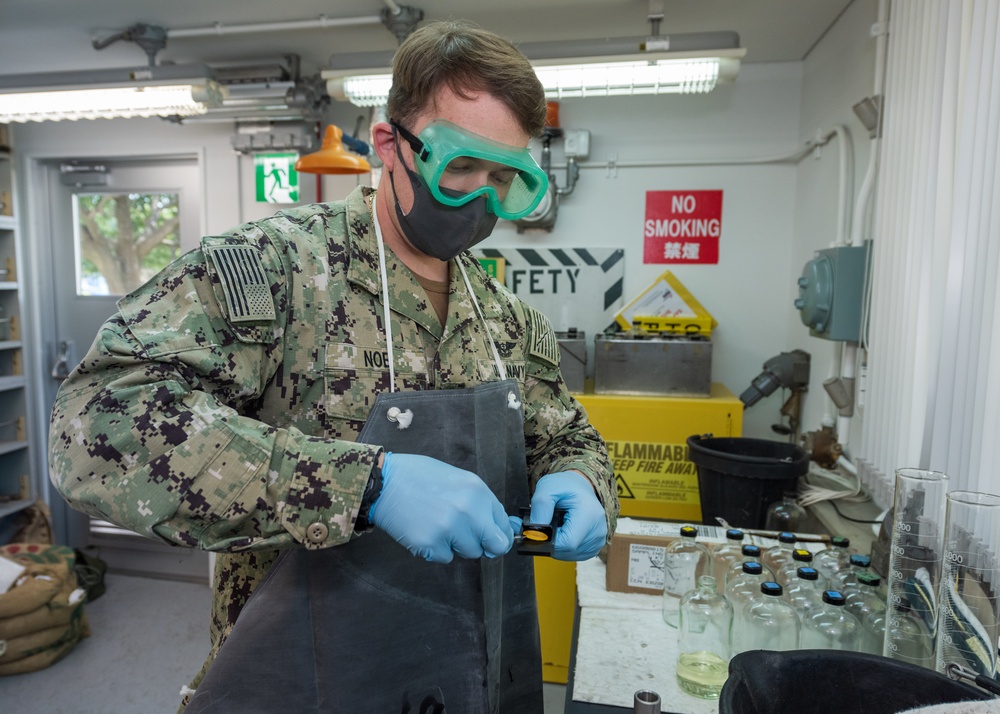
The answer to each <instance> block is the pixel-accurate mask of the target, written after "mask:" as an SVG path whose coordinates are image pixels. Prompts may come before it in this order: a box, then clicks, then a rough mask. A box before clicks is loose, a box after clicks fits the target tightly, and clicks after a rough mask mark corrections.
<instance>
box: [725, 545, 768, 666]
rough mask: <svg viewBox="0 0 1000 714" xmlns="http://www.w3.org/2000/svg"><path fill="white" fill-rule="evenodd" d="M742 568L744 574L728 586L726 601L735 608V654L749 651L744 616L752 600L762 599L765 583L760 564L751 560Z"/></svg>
mask: <svg viewBox="0 0 1000 714" xmlns="http://www.w3.org/2000/svg"><path fill="white" fill-rule="evenodd" d="M742 567H743V570H742V572H740V574H739V575H737V576H736V577H734V578H733V579H732V580H730V581H729V584H728V585H726V599H727V600H729V602H730V604H732V606H733V634H732V638H731V639H732V650H733V654H738V653H740V652H745V651H746V650H747V647H746V637H745V628H744V625H745V624H746V623H745V622H744V619H743V614H744V611H745V608H746V606H747V605H748V604H749V603H750V602H751V601H752V600H755V599H759V598H760V584H761V583H763V582H764V581H765V576H764V574H763V571H764V569H763V567H761V564H760V563H755V562H754V561H752V560H751V561H748V562H746V563H743V566H742Z"/></svg>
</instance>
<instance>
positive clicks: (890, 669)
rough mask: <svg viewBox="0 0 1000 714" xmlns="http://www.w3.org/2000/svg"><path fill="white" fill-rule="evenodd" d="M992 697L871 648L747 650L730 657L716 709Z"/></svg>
mask: <svg viewBox="0 0 1000 714" xmlns="http://www.w3.org/2000/svg"><path fill="white" fill-rule="evenodd" d="M992 698H993V697H991V696H990V695H989V694H987V693H986V692H984V691H983V690H981V689H979V688H977V687H972V686H969V685H967V684H963V683H961V682H956V681H954V680H951V679H949V678H948V677H946V676H945V675H943V674H940V673H938V672H935V671H933V670H930V669H925V668H924V667H918V666H917V665H914V664H909V663H907V662H898V661H896V660H893V659H889V658H888V657H880V656H878V655H873V654H865V653H860V652H843V651H838V650H793V651H790V652H772V651H770V650H751V651H749V652H743V653H741V654H738V655H736V656H735V657H733V659H732V660H731V661H730V662H729V679H727V680H726V683H725V684H724V685H723V687H722V694H721V695H720V696H719V713H720V714H802V712H809V714H844V712H864V713H865V714H895V713H896V712H902V711H907V710H909V709H913V708H915V707H925V706H931V705H934V704H946V703H949V702H964V701H981V700H985V699H992Z"/></svg>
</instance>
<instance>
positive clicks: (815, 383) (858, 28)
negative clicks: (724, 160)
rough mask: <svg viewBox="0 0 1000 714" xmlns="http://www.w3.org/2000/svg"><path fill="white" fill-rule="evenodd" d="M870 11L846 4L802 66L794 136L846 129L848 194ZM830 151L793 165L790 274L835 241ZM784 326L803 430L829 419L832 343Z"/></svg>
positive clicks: (862, 150) (859, 154) (854, 434)
mask: <svg viewBox="0 0 1000 714" xmlns="http://www.w3.org/2000/svg"><path fill="white" fill-rule="evenodd" d="M877 10H878V3H877V0H862V1H861V2H854V3H851V5H850V6H849V7H848V8H847V10H846V12H845V13H844V14H843V15H842V16H841V17H840V19H839V20H838V22H837V23H836V24H835V25H834V26H833V27H832V28H831V29H830V31H829V32H827V34H826V35H825V36H824V37H823V39H822V41H820V42H819V43H818V44H817V45H816V47H815V48H813V50H812V51H811V52H810V53H809V56H808V57H807V58H806V59H805V61H804V62H803V63H802V104H801V120H800V125H799V138H800V139H801V140H803V141H805V140H807V139H810V138H812V137H814V136H815V135H816V133H817V132H822V131H826V130H830V129H832V128H833V127H834V126H835V125H837V124H840V125H842V126H844V127H845V128H846V129H847V131H848V133H849V135H850V138H851V144H852V146H853V154H854V169H853V186H854V190H853V193H854V195H856V194H857V191H858V189H859V188H860V187H861V182H862V179H863V176H864V173H865V170H866V168H867V165H868V158H869V155H870V153H871V152H870V139H869V137H868V131H867V130H866V129H865V128H864V126H863V125H862V124H861V122H860V121H859V120H858V118H857V117H856V116H855V115H854V111H853V110H852V107H853V105H854V104H856V103H857V102H859V101H861V100H862V99H864V98H865V97H868V96H870V95H872V94H874V93H875V92H874V82H875V40H874V39H873V38H872V37H871V33H870V30H871V26H872V24H873V23H874V22H875V21H876V18H877ZM838 150H839V147H838V146H837V140H836V139H835V140H833V141H832V142H831V143H830V144H828V145H827V146H826V147H824V148H823V150H822V152H820V153H819V155H818V156H815V157H810V158H807V159H805V160H804V161H802V162H801V164H799V168H798V171H797V175H796V177H795V182H796V191H795V222H794V238H793V240H792V244H791V254H790V258H791V260H792V262H793V265H795V266H797V267H796V270H797V271H798V272H801V269H802V266H803V265H804V264H805V263H806V261H808V260H809V259H810V258H811V257H812V255H813V251H815V250H818V249H821V248H826V247H829V246H830V244H831V243H833V242H834V240H836V226H837V192H838V184H839V161H838ZM787 287H788V290H789V298H788V300H789V304H790V301H791V299H793V296H794V294H796V293H797V288H796V285H795V282H794V280H791V281H789V282H788V283H787ZM787 329H788V334H789V335H790V341H789V343H788V348H790V349H794V348H798V349H803V350H806V351H807V352H809V353H810V354H811V355H812V371H811V379H810V385H809V393H808V395H807V397H806V400H805V408H804V414H803V420H802V421H803V428H804V430H813V429H817V428H819V426H820V421H821V419H822V417H823V415H824V413H825V412H830V413H831V414H833V415H834V416H836V410H835V409H834V408H833V407H832V405H831V404H829V402H828V398H827V396H826V392H825V391H824V390H823V386H822V383H823V380H825V379H826V378H827V377H828V376H829V375H828V372H829V368H830V364H831V361H832V359H833V354H834V352H833V351H834V348H835V347H837V348H839V343H832V342H829V341H827V340H822V339H818V338H814V337H811V336H810V335H809V331H808V328H806V327H805V325H803V324H802V322H801V320H800V319H799V314H798V311H797V310H792V311H791V312H790V313H788V328H787ZM771 398H772V399H774V398H775V397H773V396H772V397H771ZM755 408H756V407H755ZM862 418H863V414H856V416H855V417H854V418H853V419H852V424H851V429H850V433H851V439H850V441H851V443H857V439H858V438H859V435H860V433H861V432H860V421H861V419H862Z"/></svg>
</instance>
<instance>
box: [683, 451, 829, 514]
mask: <svg viewBox="0 0 1000 714" xmlns="http://www.w3.org/2000/svg"><path fill="white" fill-rule="evenodd" d="M687 445H688V452H689V458H690V459H691V461H692V463H694V465H695V466H696V467H697V468H698V492H699V494H700V497H701V522H702V523H705V524H708V525H713V526H717V525H719V523H718V521H716V520H715V519H716V517H717V516H719V517H722V518H725V519H726V521H727V522H728V523H729V525H730V526H732V527H733V528H763V527H764V521H765V519H766V517H767V507H768V506H770V505H771V504H772V503H774V502H775V501H779V500H781V497H782V496H783V495H784V494H785V493H786V492H787V491H793V492H794V491H795V488H796V483H795V480H796V479H797V478H798V477H799V476H805V474H806V472H807V471H809V455H808V454H807V453H806V452H805V451H803V450H802V449H801V448H799V447H798V446H796V445H795V444H789V443H787V442H782V441H768V440H767V439H749V438H740V437H720V438H715V437H712V436H711V435H706V436H699V435H695V436H691V437H688V440H687Z"/></svg>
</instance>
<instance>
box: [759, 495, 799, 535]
mask: <svg viewBox="0 0 1000 714" xmlns="http://www.w3.org/2000/svg"><path fill="white" fill-rule="evenodd" d="M805 518H806V509H804V508H803V507H802V506H800V505H799V504H798V503H797V502H796V500H795V492H794V491H786V492H785V494H784V495H783V496H782V497H781V500H780V501H775V502H774V503H772V504H771V505H770V506H768V507H767V515H766V516H764V528H765V529H766V530H769V531H796V530H798V529H799V525H800V524H801V523H802V522H803V521H805Z"/></svg>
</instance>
